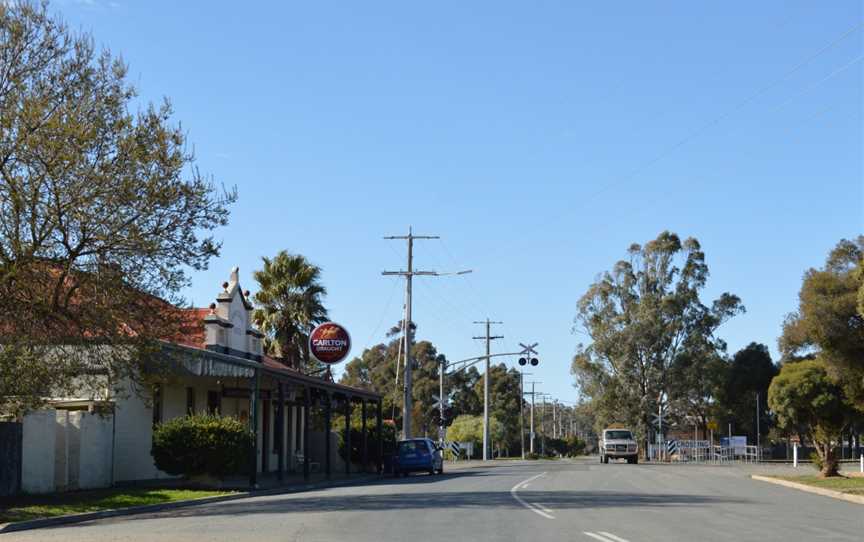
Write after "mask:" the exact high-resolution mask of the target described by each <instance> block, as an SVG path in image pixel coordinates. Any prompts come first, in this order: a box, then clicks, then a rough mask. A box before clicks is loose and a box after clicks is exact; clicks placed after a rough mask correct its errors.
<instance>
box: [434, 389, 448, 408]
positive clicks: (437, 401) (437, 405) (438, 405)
mask: <svg viewBox="0 0 864 542" xmlns="http://www.w3.org/2000/svg"><path fill="white" fill-rule="evenodd" d="M432 399H435V403H434V404H433V405H432V410H435V409H438V408H441V407H444V408H447V399H444V401H442V400H441V398H440V397H438V396H437V395H435V394H434V393H433V394H432Z"/></svg>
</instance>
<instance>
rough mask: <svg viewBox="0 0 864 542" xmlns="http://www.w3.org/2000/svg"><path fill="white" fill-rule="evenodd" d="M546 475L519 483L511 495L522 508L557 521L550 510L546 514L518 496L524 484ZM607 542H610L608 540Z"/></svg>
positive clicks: (538, 507)
mask: <svg viewBox="0 0 864 542" xmlns="http://www.w3.org/2000/svg"><path fill="white" fill-rule="evenodd" d="M545 474H546V473H545V472H541V473H540V474H538V475H536V476H532V477H531V478H528V479H527V480H522V481H521V482H519V483H518V484H516V485H515V486H513V487H512V488H511V489H510V495H512V496H513V498H514V499H516V501H517V502H518V503H519V504H521V505H522V506H524V507H525V508H527V509H528V510H531V511H532V512H534V513H535V514H539V515H541V516H543V517H544V518H546V519H555V516H553V515H552V514H550V513H549V512H551V510H549V509H548V508H546V509H545V510H546V512H544V511H543V507H541V506H540V505H537V504H531V503H530V502H526V501H525V500H524V499H523V498H522V497H520V496H519V495H517V494H516V490H517V489H519V487H521V486H523V485H524V484H527V483H528V482H532V481H534V480H536V479H537V478H540V477H541V476H543V475H545ZM606 542H609V541H608V540H606Z"/></svg>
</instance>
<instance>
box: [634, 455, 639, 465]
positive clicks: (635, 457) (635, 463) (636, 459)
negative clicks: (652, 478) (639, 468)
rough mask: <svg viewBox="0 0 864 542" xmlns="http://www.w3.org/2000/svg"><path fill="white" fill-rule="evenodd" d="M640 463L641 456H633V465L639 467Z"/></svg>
mask: <svg viewBox="0 0 864 542" xmlns="http://www.w3.org/2000/svg"><path fill="white" fill-rule="evenodd" d="M638 463H639V456H638V455H634V456H633V464H634V465H637V464H638Z"/></svg>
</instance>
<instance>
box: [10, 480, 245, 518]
mask: <svg viewBox="0 0 864 542" xmlns="http://www.w3.org/2000/svg"><path fill="white" fill-rule="evenodd" d="M231 493H233V492H231V491H206V490H194V489H154V488H131V489H130V488H125V489H120V488H114V489H98V490H92V491H74V492H69V493H57V494H52V495H23V496H17V497H12V498H4V499H3V500H0V523H11V522H15V521H27V520H31V519H39V518H50V517H54V516H65V515H68V514H81V513H83V512H99V511H102V510H115V509H117V508H128V507H130V506H142V505H147V504H163V503H168V502H175V501H185V500H189V499H200V498H202V497H214V496H218V495H228V494H231Z"/></svg>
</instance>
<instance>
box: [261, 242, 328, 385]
mask: <svg viewBox="0 0 864 542" xmlns="http://www.w3.org/2000/svg"><path fill="white" fill-rule="evenodd" d="M261 259H262V260H263V261H264V268H263V269H261V270H260V271H255V273H254V274H253V276H254V278H255V280H256V281H258V293H256V294H255V303H256V304H257V305H258V308H257V309H255V313H254V314H253V319H254V320H255V324H256V325H257V326H258V328H259V329H261V331H263V332H264V334H265V335H266V336H267V338H266V339H265V345H264V347H265V352H267V354H268V355H271V356H274V357H277V358H280V359H281V360H283V361H285V362H286V363H287V364H288V365H289V366H290V367H293V368H295V369H298V370H304V369H307V370H308V369H309V368H310V367H309V366H308V365H309V363H310V362H309V352H308V349H309V346H308V344H309V333H311V332H312V329H314V327H315V326H316V325H317V324H320V323H322V322H326V321H327V309H326V308H324V305H323V304H322V298H323V297H324V296H325V295H327V290H326V289H325V288H324V286H322V285H321V283H320V282H319V280H320V278H321V268H320V267H318V266H316V265H313V264H311V263H310V262H309V261H308V260H307V259H306V258H305V257H304V256H301V255H299V254H289V253H288V252H286V251H284V250H283V251H281V252H279V254H277V255H276V256H275V257H274V258H272V259H271V258H266V257H264V258H261Z"/></svg>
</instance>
